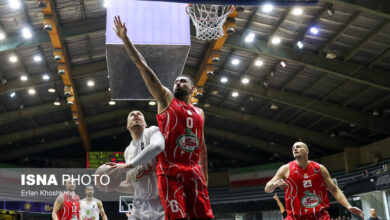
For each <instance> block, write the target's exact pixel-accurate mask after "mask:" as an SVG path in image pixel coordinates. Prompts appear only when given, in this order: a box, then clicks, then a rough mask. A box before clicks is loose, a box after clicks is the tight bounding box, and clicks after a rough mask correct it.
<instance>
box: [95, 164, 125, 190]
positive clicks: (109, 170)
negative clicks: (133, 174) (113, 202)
mask: <svg viewBox="0 0 390 220" xmlns="http://www.w3.org/2000/svg"><path fill="white" fill-rule="evenodd" d="M95 174H97V175H99V176H98V177H96V178H97V181H96V188H98V189H99V190H101V191H104V192H112V191H114V190H115V189H116V188H118V186H119V185H120V184H121V181H122V172H121V171H120V169H118V168H115V167H112V166H109V165H106V164H103V165H101V166H100V167H99V168H97V169H96V171H95ZM108 179H109V180H108Z"/></svg>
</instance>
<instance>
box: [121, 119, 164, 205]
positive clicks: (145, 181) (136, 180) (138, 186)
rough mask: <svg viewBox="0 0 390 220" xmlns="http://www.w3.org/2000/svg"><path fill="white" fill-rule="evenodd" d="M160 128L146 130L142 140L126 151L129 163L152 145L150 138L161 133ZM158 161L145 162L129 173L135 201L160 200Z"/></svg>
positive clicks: (133, 143) (131, 144) (153, 127)
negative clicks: (157, 172)
mask: <svg viewBox="0 0 390 220" xmlns="http://www.w3.org/2000/svg"><path fill="white" fill-rule="evenodd" d="M159 131H160V130H159V128H158V127H156V126H151V127H149V128H145V130H144V132H143V134H142V138H140V139H138V140H137V141H134V140H133V141H132V142H131V143H130V145H129V146H128V147H127V148H126V150H125V155H124V156H125V160H126V163H129V162H130V161H131V159H133V158H134V157H135V156H137V155H138V154H139V153H140V152H141V151H142V150H143V149H144V148H145V147H146V146H148V145H149V144H150V137H151V136H152V134H153V133H154V132H159ZM155 165H156V161H155V159H153V160H152V161H149V162H145V163H143V164H140V165H138V166H137V167H135V168H133V169H130V171H128V172H129V173H128V174H130V176H131V183H132V185H133V186H134V199H142V200H149V199H160V197H159V194H158V188H157V177H156V172H155Z"/></svg>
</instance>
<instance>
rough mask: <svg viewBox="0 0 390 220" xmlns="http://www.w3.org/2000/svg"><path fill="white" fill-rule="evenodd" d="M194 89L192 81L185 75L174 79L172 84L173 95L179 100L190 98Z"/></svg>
mask: <svg viewBox="0 0 390 220" xmlns="http://www.w3.org/2000/svg"><path fill="white" fill-rule="evenodd" d="M194 89H195V87H194V80H192V78H191V77H190V76H187V75H180V76H178V77H176V79H175V82H174V83H173V95H174V96H175V97H176V98H178V99H180V100H183V99H186V98H188V97H190V95H191V94H192V92H193V91H194ZM183 101H186V100H183Z"/></svg>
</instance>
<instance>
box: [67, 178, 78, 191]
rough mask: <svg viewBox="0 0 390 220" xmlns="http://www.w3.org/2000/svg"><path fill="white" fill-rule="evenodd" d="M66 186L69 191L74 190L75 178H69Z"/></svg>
mask: <svg viewBox="0 0 390 220" xmlns="http://www.w3.org/2000/svg"><path fill="white" fill-rule="evenodd" d="M65 188H66V190H67V191H70V192H73V191H74V190H75V189H76V184H75V183H74V181H73V180H67V181H66V182H65Z"/></svg>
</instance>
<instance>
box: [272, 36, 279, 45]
mask: <svg viewBox="0 0 390 220" xmlns="http://www.w3.org/2000/svg"><path fill="white" fill-rule="evenodd" d="M271 42H272V43H273V44H280V38H279V37H273V38H272V41H271Z"/></svg>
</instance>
